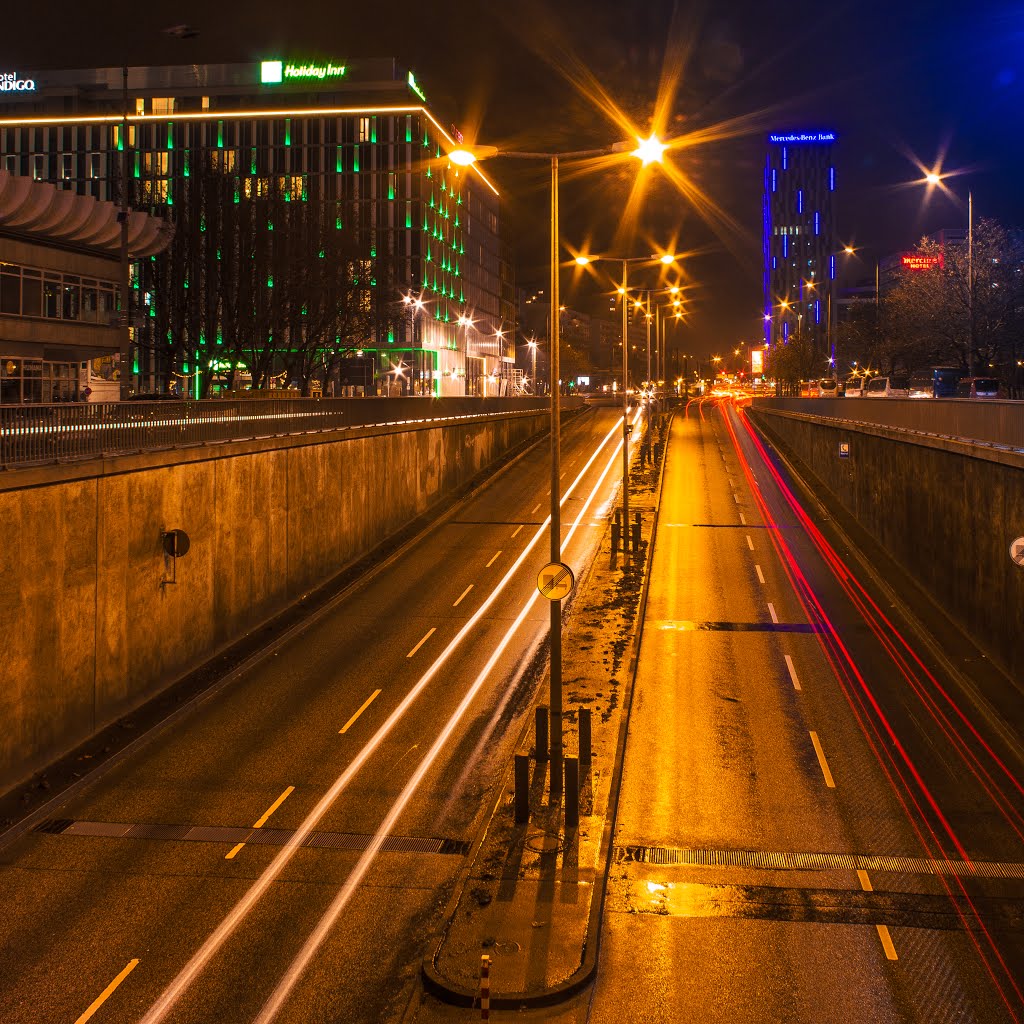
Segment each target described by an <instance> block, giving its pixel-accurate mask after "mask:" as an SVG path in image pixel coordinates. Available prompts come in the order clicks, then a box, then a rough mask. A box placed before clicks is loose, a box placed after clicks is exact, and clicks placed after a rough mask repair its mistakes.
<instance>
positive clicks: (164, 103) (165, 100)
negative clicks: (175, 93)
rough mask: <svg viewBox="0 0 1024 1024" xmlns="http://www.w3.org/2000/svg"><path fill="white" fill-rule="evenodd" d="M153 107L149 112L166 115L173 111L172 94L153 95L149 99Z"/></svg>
mask: <svg viewBox="0 0 1024 1024" xmlns="http://www.w3.org/2000/svg"><path fill="white" fill-rule="evenodd" d="M151 102H152V104H153V108H152V111H151V113H153V114H160V115H161V116H166V115H167V114H173V113H174V98H173V97H172V96H159V97H157V96H154V97H153V99H152V100H151Z"/></svg>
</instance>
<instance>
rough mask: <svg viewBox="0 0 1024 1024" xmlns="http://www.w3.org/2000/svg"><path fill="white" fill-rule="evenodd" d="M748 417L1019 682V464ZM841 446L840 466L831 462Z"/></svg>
mask: <svg viewBox="0 0 1024 1024" xmlns="http://www.w3.org/2000/svg"><path fill="white" fill-rule="evenodd" d="M750 416H751V418H752V419H753V420H754V422H755V423H757V424H758V425H759V426H761V427H763V428H764V430H765V431H766V432H767V433H768V435H769V436H770V437H771V438H773V439H774V440H776V441H779V442H781V443H782V445H783V446H784V447H785V448H786V449H788V451H789V452H791V453H792V454H793V455H795V456H796V457H797V459H799V460H800V462H802V463H803V465H804V466H805V467H806V468H807V469H809V470H810V472H811V473H812V474H813V475H814V476H815V477H817V479H818V480H819V481H820V482H821V483H822V484H823V485H824V486H825V487H826V488H827V489H828V490H829V491H830V492H831V493H832V494H833V495H834V496H835V497H836V498H837V499H838V501H839V502H840V504H841V505H842V506H843V508H845V509H846V510H847V511H848V512H849V513H850V514H851V515H853V516H854V517H855V518H856V520H857V521H858V522H859V523H860V525H861V526H863V527H864V529H865V530H867V531H868V532H869V533H870V534H871V535H872V536H873V537H875V538H876V539H877V540H878V542H879V543H880V544H881V545H882V547H883V548H884V549H885V550H886V551H887V552H888V553H889V554H890V555H891V556H892V558H893V559H895V561H896V562H898V563H899V564H900V565H901V566H902V567H903V568H904V569H905V570H906V571H907V572H909V573H910V574H911V575H912V576H913V577H914V578H915V579H916V580H917V581H918V582H919V583H920V585H921V586H922V587H923V588H924V590H926V591H927V592H928V593H929V594H930V595H931V596H932V597H933V598H934V600H935V601H936V602H938V604H940V605H941V606H942V607H943V608H944V609H945V610H946V612H947V614H948V615H949V616H950V618H952V619H953V620H954V621H956V622H958V623H959V624H960V625H961V626H962V627H963V628H964V629H965V630H966V631H967V633H968V634H969V635H970V636H971V637H973V638H974V640H975V642H976V643H977V644H978V645H979V646H980V647H981V648H982V649H983V650H984V651H986V653H988V654H989V656H990V657H992V658H993V659H994V660H995V661H996V662H997V663H998V664H1000V665H1002V666H1003V668H1004V669H1006V671H1008V672H1009V673H1010V674H1011V675H1012V676H1013V677H1014V678H1016V679H1020V680H1024V642H1022V639H1021V637H1022V628H1024V568H1022V567H1020V566H1017V565H1015V564H1014V563H1013V561H1012V560H1011V559H1010V551H1009V549H1010V544H1011V543H1012V541H1013V540H1014V539H1015V538H1016V537H1021V536H1024V455H1021V454H1020V453H1015V452H1008V451H1007V452H1001V451H997V450H994V449H991V448H986V447H984V446H980V445H972V444H970V443H969V442H960V441H953V440H949V439H943V438H927V437H923V436H920V435H913V434H907V433H905V432H902V431H899V430H893V429H889V428H886V427H879V426H872V425H869V424H853V423H848V422H847V423H843V424H841V425H839V424H836V423H835V421H831V422H830V421H829V420H828V419H823V418H820V417H817V416H813V415H807V414H800V413H792V412H785V411H778V410H771V409H766V408H763V407H761V408H756V409H751V410H750ZM841 441H847V442H849V444H850V457H849V458H848V459H840V458H839V443H840V442H841ZM883 575H884V567H883Z"/></svg>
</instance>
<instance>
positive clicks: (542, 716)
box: [535, 705, 548, 761]
mask: <svg viewBox="0 0 1024 1024" xmlns="http://www.w3.org/2000/svg"><path fill="white" fill-rule="evenodd" d="M535 721H536V726H537V729H536V732H537V736H536V740H537V760H538V761H546V760H547V759H548V709H547V708H546V707H544V706H543V705H542V706H541V707H539V708H537V711H536V717H535Z"/></svg>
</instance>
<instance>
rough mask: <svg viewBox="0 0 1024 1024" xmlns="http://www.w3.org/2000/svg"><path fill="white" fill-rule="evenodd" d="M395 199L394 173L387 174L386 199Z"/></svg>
mask: <svg viewBox="0 0 1024 1024" xmlns="http://www.w3.org/2000/svg"><path fill="white" fill-rule="evenodd" d="M394 198H395V172H394V171H389V172H388V199H394Z"/></svg>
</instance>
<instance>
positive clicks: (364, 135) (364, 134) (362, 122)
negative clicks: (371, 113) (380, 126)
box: [359, 117, 370, 142]
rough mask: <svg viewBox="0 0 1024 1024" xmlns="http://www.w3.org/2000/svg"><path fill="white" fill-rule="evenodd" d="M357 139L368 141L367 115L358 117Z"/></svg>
mask: <svg viewBox="0 0 1024 1024" xmlns="http://www.w3.org/2000/svg"><path fill="white" fill-rule="evenodd" d="M359 141H360V142H369V141H370V119H369V118H368V117H361V118H359Z"/></svg>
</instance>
